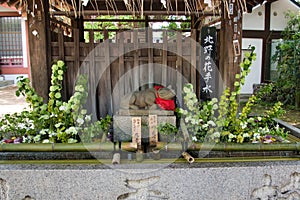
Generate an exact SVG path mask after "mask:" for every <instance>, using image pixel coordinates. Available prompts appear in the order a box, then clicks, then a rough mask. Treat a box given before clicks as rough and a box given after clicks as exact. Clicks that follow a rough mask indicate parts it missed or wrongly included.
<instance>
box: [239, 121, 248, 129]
mask: <svg viewBox="0 0 300 200" xmlns="http://www.w3.org/2000/svg"><path fill="white" fill-rule="evenodd" d="M247 125H248V123H247V122H241V123H240V126H241V128H242V129H245V128H247Z"/></svg>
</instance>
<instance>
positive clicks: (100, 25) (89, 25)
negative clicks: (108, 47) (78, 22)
mask: <svg viewBox="0 0 300 200" xmlns="http://www.w3.org/2000/svg"><path fill="white" fill-rule="evenodd" d="M96 19H108V20H111V19H116V16H112V15H107V16H104V15H101V16H98V17H97V18H96ZM118 19H133V16H132V15H120V16H118ZM133 27H134V24H133V22H112V21H106V22H97V21H93V22H85V23H84V28H85V29H100V30H109V29H130V28H133ZM115 35H116V32H112V31H109V32H108V38H109V39H112V38H114V37H115ZM84 39H85V41H89V33H88V32H85V33H84ZM103 39H104V33H103V32H99V31H97V32H95V33H94V40H95V41H99V40H103Z"/></svg>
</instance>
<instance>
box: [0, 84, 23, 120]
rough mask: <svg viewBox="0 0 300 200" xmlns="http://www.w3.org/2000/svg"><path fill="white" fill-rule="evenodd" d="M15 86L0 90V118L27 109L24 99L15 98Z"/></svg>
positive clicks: (21, 97)
mask: <svg viewBox="0 0 300 200" xmlns="http://www.w3.org/2000/svg"><path fill="white" fill-rule="evenodd" d="M16 90H17V86H15V85H12V86H7V87H2V88H0V117H2V116H3V115H5V114H7V113H15V112H21V111H22V110H24V109H25V108H28V104H27V103H26V101H25V97H23V96H20V97H17V96H16V94H15V92H16Z"/></svg>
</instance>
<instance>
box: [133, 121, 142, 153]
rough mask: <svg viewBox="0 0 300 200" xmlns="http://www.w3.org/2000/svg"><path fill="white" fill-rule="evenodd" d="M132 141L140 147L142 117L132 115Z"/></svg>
mask: <svg viewBox="0 0 300 200" xmlns="http://www.w3.org/2000/svg"><path fill="white" fill-rule="evenodd" d="M131 120H132V143H133V144H134V145H137V149H138V150H139V149H142V118H141V117H132V119H131Z"/></svg>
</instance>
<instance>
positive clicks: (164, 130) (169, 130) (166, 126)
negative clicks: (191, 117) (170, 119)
mask: <svg viewBox="0 0 300 200" xmlns="http://www.w3.org/2000/svg"><path fill="white" fill-rule="evenodd" d="M157 130H158V132H159V133H161V134H163V135H171V134H176V133H177V132H178V129H177V127H176V126H174V125H173V124H170V123H162V124H159V125H158V126H157Z"/></svg>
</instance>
